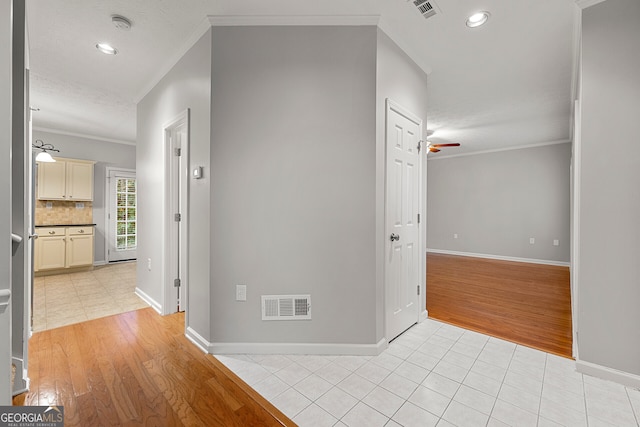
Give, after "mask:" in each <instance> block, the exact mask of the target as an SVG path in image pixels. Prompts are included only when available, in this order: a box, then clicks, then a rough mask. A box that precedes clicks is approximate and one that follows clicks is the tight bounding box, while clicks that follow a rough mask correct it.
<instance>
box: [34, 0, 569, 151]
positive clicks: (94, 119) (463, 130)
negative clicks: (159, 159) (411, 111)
mask: <svg viewBox="0 0 640 427" xmlns="http://www.w3.org/2000/svg"><path fill="white" fill-rule="evenodd" d="M434 3H435V4H436V6H437V7H438V8H439V11H440V13H439V14H437V15H436V16H434V17H432V18H429V19H424V18H423V17H422V16H421V15H420V14H419V12H418V11H417V9H416V8H415V6H414V5H413V3H412V2H411V1H409V2H408V1H406V0H323V1H310V0H244V1H241V2H240V1H237V0H189V1H187V2H185V1H184V0H136V1H131V0H28V1H27V19H28V27H29V38H30V69H31V73H32V74H31V75H32V81H31V104H32V105H33V106H34V107H37V108H40V111H38V112H36V113H35V114H34V118H33V123H34V127H35V128H40V129H49V130H54V131H58V132H65V133H70V134H80V135H90V136H94V137H97V138H100V139H106V140H115V141H122V142H131V143H133V142H135V136H136V130H135V103H136V102H137V101H138V100H139V99H140V98H141V97H142V96H143V95H144V94H145V92H146V91H147V90H148V89H149V88H150V85H151V84H153V83H154V82H155V81H156V80H157V79H158V78H159V77H160V75H161V74H162V73H163V72H164V71H165V70H166V69H167V67H168V66H169V65H171V64H172V62H173V61H174V60H175V57H176V55H178V54H179V53H180V52H181V49H182V48H183V47H184V45H185V43H187V42H188V40H189V39H190V37H191V36H192V35H193V34H194V32H195V31H196V29H197V28H198V27H199V26H201V25H202V23H203V21H204V19H205V17H206V16H207V15H231V16H249V15H251V16H254V15H273V16H304V15H321V16H322V15H327V16H333V15H380V17H381V27H382V28H383V29H384V30H385V31H386V32H388V33H389V35H390V36H391V37H392V38H394V40H396V42H397V43H398V44H399V45H400V46H401V47H402V48H403V49H404V50H405V51H406V52H407V53H408V54H409V55H410V56H411V57H412V58H413V59H414V60H415V61H416V63H417V64H418V65H420V66H421V67H422V68H423V69H424V70H425V71H427V72H429V73H430V74H429V79H428V86H429V99H428V104H429V116H428V117H427V125H428V128H429V129H432V130H434V131H435V133H434V135H433V137H432V139H433V141H434V142H460V143H462V147H460V148H453V149H451V148H450V149H446V151H445V150H443V151H442V152H441V153H438V155H449V154H454V153H455V154H462V153H469V152H474V151H476V152H477V151H486V150H495V149H502V148H508V147H513V146H517V145H531V144H542V143H549V142H556V141H566V140H568V139H569V136H570V135H569V133H570V111H571V87H572V86H571V85H572V66H573V59H574V52H573V50H574V43H573V35H574V28H573V25H574V19H575V17H576V15H575V10H576V9H575V8H576V6H575V3H574V0H538V1H536V2H531V1H530V0H435V1H434ZM477 10H488V11H490V12H491V18H490V20H489V22H488V23H487V24H486V25H485V26H483V27H480V28H476V29H469V28H467V27H466V26H465V23H464V22H465V19H466V17H467V16H468V15H469V14H471V13H472V12H474V11H477ZM113 14H120V15H124V16H126V17H127V18H129V19H130V20H131V21H132V22H133V27H132V28H131V30H130V31H120V30H117V29H116V28H115V27H114V26H113V25H112V24H111V21H110V16H111V15H113ZM99 41H107V42H110V43H112V44H113V45H115V46H116V47H117V48H118V49H119V54H118V55H116V56H106V55H103V54H101V53H99V52H98V51H97V50H96V49H95V44H96V43H97V42H99ZM454 150H455V151H454Z"/></svg>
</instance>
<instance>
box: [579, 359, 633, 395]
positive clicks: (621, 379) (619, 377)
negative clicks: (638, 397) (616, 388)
mask: <svg viewBox="0 0 640 427" xmlns="http://www.w3.org/2000/svg"><path fill="white" fill-rule="evenodd" d="M576 370H577V371H578V372H580V373H581V374H585V375H591V376H592V377H597V378H601V379H603V380H608V381H613V382H616V383H618V384H622V385H625V386H627V387H633V388H640V376H638V375H634V374H630V373H628V372H623V371H618V370H617V369H613V368H607V367H606V366H601V365H596V364H595V363H590V362H585V361H584V360H576Z"/></svg>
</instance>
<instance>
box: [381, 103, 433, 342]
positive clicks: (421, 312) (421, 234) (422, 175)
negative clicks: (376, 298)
mask: <svg viewBox="0 0 640 427" xmlns="http://www.w3.org/2000/svg"><path fill="white" fill-rule="evenodd" d="M391 110H395V111H397V112H399V113H400V114H402V115H404V116H405V117H407V118H409V119H410V120H412V121H414V122H415V123H418V127H419V135H420V136H421V138H420V144H421V147H422V149H421V150H420V153H419V155H420V161H419V167H420V170H419V171H418V176H419V178H418V181H419V183H418V186H419V187H418V206H419V208H418V210H419V215H420V222H419V224H418V245H419V246H418V253H419V255H420V258H419V259H420V262H418V269H419V271H418V277H419V280H420V293H419V295H418V302H419V306H418V307H419V309H418V316H417V318H416V322H422V321H423V320H425V319H426V318H427V307H426V295H425V293H426V292H425V291H426V286H425V283H426V224H427V222H426V215H425V212H426V196H425V191H426V188H427V186H426V167H427V163H426V155H425V153H426V145H427V144H426V143H425V140H426V138H425V137H424V130H423V126H422V124H423V121H422V119H421V118H420V117H418V116H416V115H415V114H413V113H412V112H411V111H409V110H408V109H406V108H404V107H402V106H401V105H400V104H398V103H397V102H395V101H393V100H392V99H390V98H387V99H386V105H385V128H384V129H385V130H384V159H385V160H384V165H385V166H384V188H385V191H384V195H385V196H384V200H385V202H384V215H385V220H384V228H383V236H384V239H385V241H384V253H385V261H384V262H383V266H384V275H383V277H384V295H385V298H386V295H387V290H388V287H389V283H388V278H387V270H386V269H387V262H386V254H387V250H388V249H387V245H388V243H387V240H386V239H388V238H389V236H388V234H387V203H388V194H387V172H388V171H387V144H388V141H387V129H388V126H389V113H390V112H391ZM384 316H385V319H384V330H385V336H386V339H387V341H389V340H390V339H393V338H395V337H390V336H388V331H387V325H388V319H387V310H386V307H385V309H384Z"/></svg>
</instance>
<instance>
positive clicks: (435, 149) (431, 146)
mask: <svg viewBox="0 0 640 427" xmlns="http://www.w3.org/2000/svg"><path fill="white" fill-rule="evenodd" d="M427 144H428V145H427V149H428V150H429V151H430V152H432V153H437V152H438V151H440V148H442V147H459V146H460V144H459V143H457V142H452V143H449V144H434V143H432V142H430V141H427Z"/></svg>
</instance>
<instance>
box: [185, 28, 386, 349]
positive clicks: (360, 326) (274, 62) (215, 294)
mask: <svg viewBox="0 0 640 427" xmlns="http://www.w3.org/2000/svg"><path fill="white" fill-rule="evenodd" d="M376 37H377V36H376V27H218V28H214V29H213V61H212V64H213V68H212V79H213V88H212V99H213V106H212V126H211V128H212V134H211V173H212V176H211V201H212V205H211V260H210V261H211V332H212V333H211V335H212V341H213V342H214V343H227V342H233V343H238V342H240V343H241V342H251V343H262V342H285V343H287V342H295V343H349V344H375V343H376V341H377V340H376V339H377V337H376V332H377V331H376V320H377V316H378V313H377V312H376V310H377V306H376V289H375V284H376V261H377V260H376V251H375V236H376V218H375V209H376ZM201 225H204V224H201V223H199V222H192V223H191V225H190V226H191V227H192V228H198V227H200V226H201ZM236 284H246V285H247V301H246V302H236V301H235V285H236ZM298 293H304V294H307V293H308V294H311V302H312V306H313V309H312V312H313V319H312V320H311V321H290V322H273V321H272V322H263V321H262V320H261V308H260V296H261V295H265V294H298Z"/></svg>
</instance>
